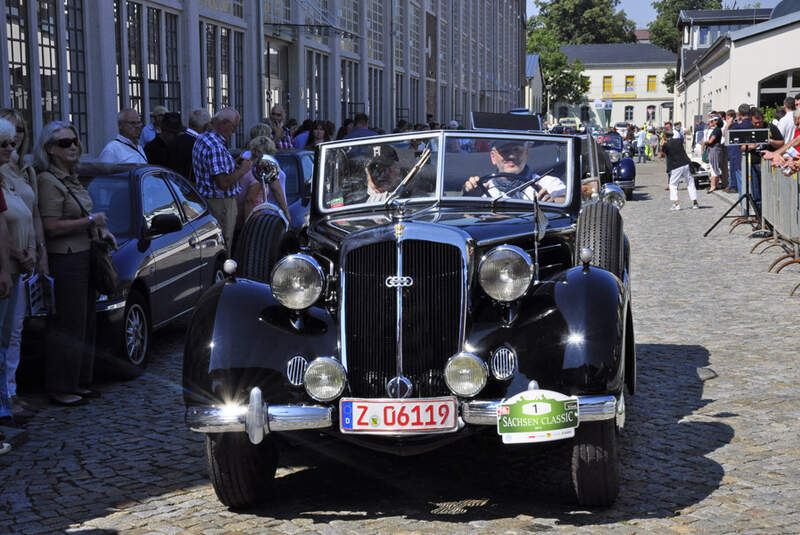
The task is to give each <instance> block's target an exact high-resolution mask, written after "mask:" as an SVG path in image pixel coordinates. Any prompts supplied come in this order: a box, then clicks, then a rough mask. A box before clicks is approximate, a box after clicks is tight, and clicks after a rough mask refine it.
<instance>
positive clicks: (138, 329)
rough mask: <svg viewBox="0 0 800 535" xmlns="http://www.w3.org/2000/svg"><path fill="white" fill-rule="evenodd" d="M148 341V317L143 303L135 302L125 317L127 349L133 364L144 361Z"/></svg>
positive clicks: (137, 364)
mask: <svg viewBox="0 0 800 535" xmlns="http://www.w3.org/2000/svg"><path fill="white" fill-rule="evenodd" d="M148 342H149V340H148V333H147V317H146V316H145V313H144V309H143V308H142V307H141V305H139V304H137V303H134V304H132V305H131V306H130V308H128V314H127V316H126V318H125V349H126V351H127V354H128V360H129V361H130V362H131V363H132V364H135V365H136V366H139V365H141V364H142V362H144V357H145V354H146V353H147V343H148Z"/></svg>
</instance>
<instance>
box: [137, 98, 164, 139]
mask: <svg viewBox="0 0 800 535" xmlns="http://www.w3.org/2000/svg"><path fill="white" fill-rule="evenodd" d="M168 111H169V110H168V109H167V108H165V107H164V106H156V107H155V108H153V110H152V111H151V112H150V124H148V125H147V126H145V127H144V128H142V135H141V136H139V145H141V146H142V147H146V146H147V144H148V143H150V142H151V141H153V140H154V139H155V138H156V134H158V132H159V130H160V129H161V120H162V119H163V118H164V115H165V114H166V113H167V112H168Z"/></svg>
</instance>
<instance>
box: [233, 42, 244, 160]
mask: <svg viewBox="0 0 800 535" xmlns="http://www.w3.org/2000/svg"><path fill="white" fill-rule="evenodd" d="M233 107H234V108H236V111H238V112H239V115H241V116H244V34H243V33H242V32H233ZM236 140H237V141H238V142H239V144H240V145H243V144H244V141H245V137H244V121H239V127H238V128H237V129H236Z"/></svg>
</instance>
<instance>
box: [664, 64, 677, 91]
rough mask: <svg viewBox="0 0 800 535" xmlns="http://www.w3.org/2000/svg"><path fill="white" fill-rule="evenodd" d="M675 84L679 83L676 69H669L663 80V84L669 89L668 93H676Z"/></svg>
mask: <svg viewBox="0 0 800 535" xmlns="http://www.w3.org/2000/svg"><path fill="white" fill-rule="evenodd" d="M675 82H677V73H676V72H675V69H667V72H666V73H664V78H662V79H661V83H663V84H664V85H665V86H666V87H667V91H669V92H670V93H672V92H674V91H675Z"/></svg>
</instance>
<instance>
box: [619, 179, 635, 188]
mask: <svg viewBox="0 0 800 535" xmlns="http://www.w3.org/2000/svg"><path fill="white" fill-rule="evenodd" d="M614 184H616V185H617V186H619V187H621V188H622V189H625V188H632V187H634V186H635V185H636V180H635V179H634V180H618V179H615V180H614Z"/></svg>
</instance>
